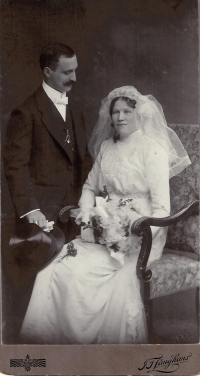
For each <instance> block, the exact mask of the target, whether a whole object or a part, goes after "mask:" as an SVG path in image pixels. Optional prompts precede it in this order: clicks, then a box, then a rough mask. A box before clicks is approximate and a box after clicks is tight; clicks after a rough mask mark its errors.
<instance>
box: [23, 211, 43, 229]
mask: <svg viewBox="0 0 200 376" xmlns="http://www.w3.org/2000/svg"><path fill="white" fill-rule="evenodd" d="M26 218H27V220H28V222H29V223H35V224H36V225H38V226H39V227H41V228H45V227H46V225H47V221H46V217H45V216H44V214H42V213H41V212H40V211H39V210H35V211H33V212H31V213H29V214H27V215H26Z"/></svg>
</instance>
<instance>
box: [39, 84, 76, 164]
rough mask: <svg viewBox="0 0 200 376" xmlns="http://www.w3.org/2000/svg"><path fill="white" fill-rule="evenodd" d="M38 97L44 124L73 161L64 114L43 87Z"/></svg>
mask: <svg viewBox="0 0 200 376" xmlns="http://www.w3.org/2000/svg"><path fill="white" fill-rule="evenodd" d="M36 98H37V104H38V110H39V111H40V112H41V113H42V122H43V124H44V125H45V127H46V128H47V129H48V131H49V133H50V134H51V135H52V136H53V137H54V138H55V140H56V141H57V142H58V144H59V145H60V146H61V147H62V149H63V150H64V151H65V153H67V155H68V157H69V158H70V160H71V161H72V150H71V145H70V144H67V143H66V142H65V136H66V134H65V133H66V131H65V126H66V124H65V122H64V120H63V118H62V116H61V115H60V113H59V111H58V110H57V108H56V107H55V106H54V104H53V102H52V101H51V99H50V98H49V97H48V96H47V94H46V93H45V91H44V90H43V88H42V87H41V88H40V89H39V90H38V92H37V95H36Z"/></svg>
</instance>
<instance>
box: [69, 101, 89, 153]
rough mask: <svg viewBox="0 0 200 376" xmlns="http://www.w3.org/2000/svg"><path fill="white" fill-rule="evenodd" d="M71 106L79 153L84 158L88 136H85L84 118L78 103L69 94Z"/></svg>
mask: <svg viewBox="0 0 200 376" xmlns="http://www.w3.org/2000/svg"><path fill="white" fill-rule="evenodd" d="M69 108H70V111H71V116H72V120H73V123H74V133H75V138H76V148H77V153H78V154H79V156H80V157H81V159H82V160H83V159H84V155H85V147H86V138H85V129H84V123H83V119H82V118H81V116H80V115H81V114H80V111H78V110H77V103H76V102H75V101H74V100H73V98H72V97H71V96H70V95H69Z"/></svg>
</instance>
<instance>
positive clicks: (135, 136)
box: [118, 129, 143, 144]
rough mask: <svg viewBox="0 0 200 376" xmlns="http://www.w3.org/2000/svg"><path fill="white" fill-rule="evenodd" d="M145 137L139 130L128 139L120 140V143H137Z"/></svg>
mask: <svg viewBox="0 0 200 376" xmlns="http://www.w3.org/2000/svg"><path fill="white" fill-rule="evenodd" d="M142 136H143V131H142V129H138V130H137V131H135V132H133V133H131V134H130V135H129V136H128V137H125V138H123V139H120V140H119V141H118V142H119V143H122V144H130V143H135V142H136V141H137V140H138V139H139V138H141V137H142Z"/></svg>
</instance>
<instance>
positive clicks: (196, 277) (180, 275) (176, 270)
mask: <svg viewBox="0 0 200 376" xmlns="http://www.w3.org/2000/svg"><path fill="white" fill-rule="evenodd" d="M191 256H193V257H190V255H188V253H186V252H185V253H184V252H181V251H171V250H170V251H169V250H167V249H166V250H165V251H164V254H163V256H162V257H161V259H160V260H157V261H154V262H153V263H152V264H151V265H150V269H151V271H152V279H151V289H150V299H154V298H158V297H160V296H164V295H169V294H173V293H176V292H179V291H183V290H188V289H190V288H194V287H198V286H199V285H200V273H199V266H200V265H199V261H198V255H195V254H194V255H191Z"/></svg>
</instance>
